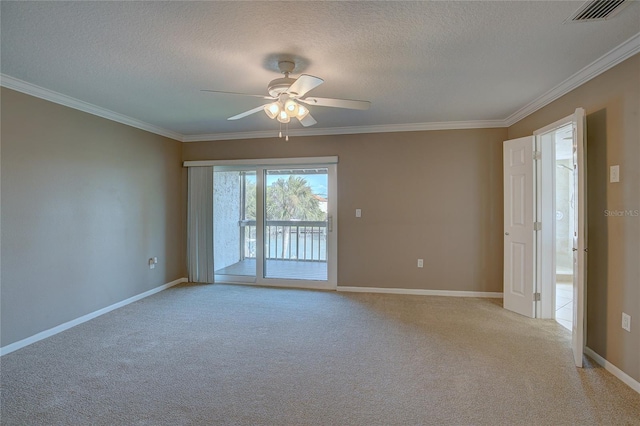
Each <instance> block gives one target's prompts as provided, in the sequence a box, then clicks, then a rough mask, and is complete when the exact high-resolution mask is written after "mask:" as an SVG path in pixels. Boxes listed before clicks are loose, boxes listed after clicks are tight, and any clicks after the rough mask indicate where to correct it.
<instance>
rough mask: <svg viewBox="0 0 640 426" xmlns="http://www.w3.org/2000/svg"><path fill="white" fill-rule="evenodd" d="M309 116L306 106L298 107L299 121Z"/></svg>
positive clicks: (297, 115)
mask: <svg viewBox="0 0 640 426" xmlns="http://www.w3.org/2000/svg"><path fill="white" fill-rule="evenodd" d="M307 115H309V110H308V109H307V108H305V107H304V105H298V113H297V114H296V117H298V120H302V119H303V118H305V117H306V116H307Z"/></svg>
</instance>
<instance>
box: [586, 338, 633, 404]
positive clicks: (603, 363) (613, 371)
mask: <svg viewBox="0 0 640 426" xmlns="http://www.w3.org/2000/svg"><path fill="white" fill-rule="evenodd" d="M584 353H585V354H586V355H588V356H589V357H591V358H593V360H594V361H595V362H597V363H598V364H600V365H601V366H602V367H604V369H605V370H607V371H608V372H609V373H611V374H613V375H614V376H616V377H617V378H618V379H620V380H621V381H622V382H623V383H624V384H625V385H627V386H629V387H630V388H631V389H633V390H634V391H636V392H638V393H640V382H638V381H637V380H635V379H634V378H633V377H631V376H629V375H628V374H627V373H625V372H624V371H622V370H620V369H619V368H618V367H616V366H615V365H613V364H611V363H610V362H609V361H607V360H606V359H604V358H603V357H601V356H600V355H598V354H597V353H596V352H595V351H594V350H593V349H591V348H590V347H588V346H586V347H585V348H584Z"/></svg>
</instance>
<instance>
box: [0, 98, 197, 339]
mask: <svg viewBox="0 0 640 426" xmlns="http://www.w3.org/2000/svg"><path fill="white" fill-rule="evenodd" d="M1 98H2V129H1V132H2V133H1V137H2V164H1V167H2V168H1V170H2V179H1V182H2V222H1V223H2V241H1V244H2V247H1V250H2V264H1V274H2V275H1V276H2V287H1V292H2V302H1V323H2V328H1V335H2V336H1V337H2V339H1V345H2V346H6V345H8V344H11V343H14V342H16V341H19V340H21V339H24V338H27V337H30V336H32V335H34V334H36V333H39V332H41V331H44V330H47V329H49V328H52V327H55V326H57V325H59V324H61V323H64V322H66V321H70V320H73V319H76V318H78V317H80V316H82V315H85V314H88V313H91V312H94V311H96V310H98V309H101V308H104V307H106V306H109V305H112V304H114V303H117V302H120V301H122V300H124V299H127V298H129V297H131V296H135V295H137V294H140V293H142V292H144V291H147V290H150V289H152V288H154V287H157V286H160V285H162V284H165V283H167V282H170V281H172V280H175V279H177V278H181V277H184V276H185V272H186V271H185V260H184V258H185V254H184V228H183V210H184V205H183V194H182V190H183V186H184V181H183V172H182V167H181V144H180V142H177V141H174V140H170V139H167V138H164V137H161V136H157V135H153V134H150V133H148V132H145V131H142V130H138V129H134V128H131V127H128V126H125V125H122V124H119V123H115V122H112V121H109V120H105V119H102V118H99V117H96V116H93V115H90V114H86V113H83V112H80V111H76V110H73V109H70V108H66V107H63V106H60V105H57V104H53V103H51V102H47V101H44V100H41V99H37V98H34V97H31V96H28V95H25V94H21V93H18V92H15V91H12V90H8V89H5V88H2V92H1ZM152 256H157V257H158V258H159V261H160V263H159V265H158V266H157V267H156V269H154V270H149V267H148V265H147V261H148V259H149V258H150V257H152Z"/></svg>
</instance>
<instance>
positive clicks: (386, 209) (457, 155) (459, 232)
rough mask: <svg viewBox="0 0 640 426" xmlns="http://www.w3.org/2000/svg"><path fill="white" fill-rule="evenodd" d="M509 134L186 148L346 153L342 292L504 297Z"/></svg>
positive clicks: (225, 154) (190, 155)
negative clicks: (504, 200)
mask: <svg viewBox="0 0 640 426" xmlns="http://www.w3.org/2000/svg"><path fill="white" fill-rule="evenodd" d="M506 136H507V132H506V129H479V130H451V131H430V132H407V133H378V134H360V135H342V136H317V137H292V138H291V139H290V141H289V142H286V141H284V139H277V138H274V139H253V140H241V141H215V142H195V143H185V144H184V145H183V158H184V160H212V159H217V160H219V159H248V158H286V157H312V156H329V155H337V156H338V157H339V164H338V219H339V234H338V285H340V286H362V287H392V288H407V289H432V290H462V291H483V292H502V244H503V240H502V232H501V230H502V141H503V140H505V139H506ZM356 208H360V209H362V218H361V219H357V218H356V217H355V209H356ZM418 258H423V259H424V268H423V269H418V268H417V266H416V264H417V259H418Z"/></svg>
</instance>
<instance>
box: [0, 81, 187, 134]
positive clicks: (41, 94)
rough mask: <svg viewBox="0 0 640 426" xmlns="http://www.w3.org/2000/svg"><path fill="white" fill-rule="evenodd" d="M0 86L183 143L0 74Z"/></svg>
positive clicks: (157, 130)
mask: <svg viewBox="0 0 640 426" xmlns="http://www.w3.org/2000/svg"><path fill="white" fill-rule="evenodd" d="M0 86H4V87H6V88H8V89H12V90H16V91H18V92H21V93H26V94H27V95H31V96H35V97H36V98H40V99H44V100H47V101H50V102H53V103H56V104H60V105H64V106H66V107H69V108H73V109H76V110H78V111H83V112H86V113H89V114H92V115H96V116H98V117H102V118H106V119H107V120H111V121H115V122H117V123H122V124H126V125H127V126H131V127H135V128H136V129H141V130H145V131H147V132H150V133H155V134H156V135H160V136H164V137H167V138H170V139H175V140H177V141H180V142H183V136H182V135H181V134H180V133H177V132H173V131H171V130H167V129H163V128H162V127H158V126H154V125H153V124H149V123H145V122H144V121H140V120H136V119H135V118H131V117H128V116H126V115H123V114H120V113H117V112H114V111H111V110H108V109H106V108H102V107H99V106H96V105H93V104H90V103H88V102H84V101H81V100H79V99H76V98H72V97H71V96H67V95H63V94H62V93H58V92H54V91H53V90H49V89H45V88H44V87H40V86H36V85H35V84H31V83H28V82H26V81H22V80H19V79H17V78H14V77H11V76H8V75H6V74H0Z"/></svg>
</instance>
